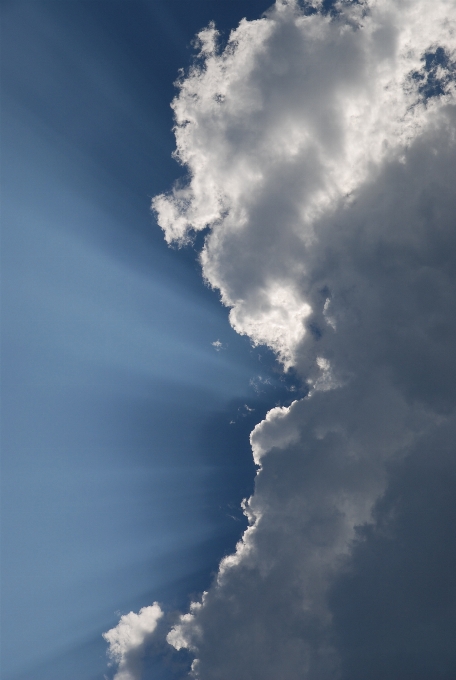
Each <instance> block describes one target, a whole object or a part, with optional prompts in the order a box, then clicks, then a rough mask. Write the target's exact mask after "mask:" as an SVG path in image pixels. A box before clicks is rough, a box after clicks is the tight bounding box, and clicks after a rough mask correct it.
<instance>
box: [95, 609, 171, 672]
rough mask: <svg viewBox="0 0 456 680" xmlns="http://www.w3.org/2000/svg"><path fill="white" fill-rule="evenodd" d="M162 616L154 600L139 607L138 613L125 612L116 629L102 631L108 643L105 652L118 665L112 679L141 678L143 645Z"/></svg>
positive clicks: (148, 639)
mask: <svg viewBox="0 0 456 680" xmlns="http://www.w3.org/2000/svg"><path fill="white" fill-rule="evenodd" d="M162 616H163V612H162V610H161V608H160V606H159V605H158V604H157V603H156V602H154V604H153V605H150V606H149V607H143V608H142V609H140V611H139V614H135V613H134V612H130V613H129V614H124V615H123V616H121V617H120V621H119V623H118V624H117V626H116V627H115V628H111V630H108V631H107V633H103V637H104V639H105V640H106V642H107V643H108V644H109V649H108V654H109V656H110V657H111V659H112V660H113V661H114V662H115V663H117V664H118V670H117V673H116V675H115V676H114V680H138V679H139V678H141V661H142V658H143V655H144V648H145V645H146V644H147V642H148V641H150V639H151V637H152V635H153V633H154V631H155V629H156V627H157V623H158V621H159V619H160V618H161V617H162Z"/></svg>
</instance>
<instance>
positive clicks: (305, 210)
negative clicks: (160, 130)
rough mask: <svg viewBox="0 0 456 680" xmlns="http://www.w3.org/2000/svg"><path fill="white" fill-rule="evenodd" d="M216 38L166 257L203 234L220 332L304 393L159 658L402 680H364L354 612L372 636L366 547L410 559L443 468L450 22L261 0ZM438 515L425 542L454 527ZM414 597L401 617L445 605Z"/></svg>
mask: <svg viewBox="0 0 456 680" xmlns="http://www.w3.org/2000/svg"><path fill="white" fill-rule="evenodd" d="M218 40H219V36H218V35H217V31H216V28H215V27H214V26H212V25H211V26H210V27H209V28H208V29H205V30H203V31H202V32H201V33H200V34H199V44H200V54H199V56H198V58H197V59H196V61H195V63H194V65H193V66H192V67H191V68H190V70H189V72H188V73H187V74H184V75H182V77H181V79H180V81H179V94H178V95H177V97H176V99H175V100H174V103H173V108H174V113H175V119H176V127H175V133H176V140H177V151H176V157H177V158H178V160H180V162H181V163H182V164H183V165H185V167H186V168H187V171H188V180H187V182H182V183H179V184H178V185H176V186H175V187H174V188H173V189H172V191H171V192H170V193H169V194H166V195H161V196H158V197H156V198H155V199H154V202H153V207H154V210H155V211H156V214H157V218H158V221H159V224H160V226H161V227H162V228H163V230H164V233H165V238H166V239H167V241H168V242H178V243H181V244H183V243H187V242H189V241H191V239H192V235H193V234H194V233H195V232H197V231H202V230H206V237H205V244H204V247H203V250H202V252H201V255H200V259H201V265H202V270H203V275H204V277H205V279H206V280H207V281H208V283H209V284H210V285H211V286H213V287H214V288H216V289H218V290H219V291H220V293H221V298H222V302H223V303H224V304H225V305H226V306H227V307H229V308H230V320H231V323H232V325H233V327H234V328H235V329H236V330H237V331H238V332H239V333H242V334H246V335H248V336H249V337H250V338H251V340H252V342H253V343H254V344H266V345H268V346H269V347H270V348H272V349H273V350H274V351H275V352H276V355H277V357H278V358H279V360H280V361H281V362H282V364H283V366H284V369H285V370H287V369H289V368H290V367H291V366H293V367H294V368H295V370H296V371H297V373H298V375H300V376H301V379H302V381H303V383H307V385H308V394H307V396H306V397H305V398H303V399H301V400H296V401H294V402H293V403H292V404H291V405H290V406H289V407H287V408H281V407H278V408H274V409H272V410H271V411H270V412H269V413H268V415H267V416H266V418H265V420H263V421H262V422H261V423H259V424H258V425H257V426H256V427H255V429H254V431H253V432H252V435H251V442H252V449H253V455H254V458H255V462H256V463H257V465H258V474H257V477H256V484H255V492H254V494H253V496H252V497H251V498H250V499H248V500H246V501H245V503H244V510H245V513H246V515H247V517H248V519H249V527H248V529H247V530H246V532H245V533H244V535H243V537H242V538H241V540H240V542H239V544H238V546H237V548H236V551H235V553H234V554H233V555H229V556H227V557H226V558H224V560H222V562H221V564H220V568H219V572H218V574H217V577H216V579H215V580H214V582H213V584H212V585H211V586H210V587H209V588H208V590H207V592H205V593H204V595H203V596H202V598H201V600H200V601H198V602H195V603H193V604H192V606H191V608H190V611H189V612H188V613H186V614H183V615H182V616H181V618H180V620H179V621H178V622H177V624H176V625H175V626H174V628H173V629H172V630H171V631H170V632H169V634H168V642H169V643H170V644H171V645H173V646H174V647H175V648H176V649H180V648H187V649H189V650H190V651H191V652H192V653H193V654H194V656H195V661H194V663H193V667H192V673H193V675H194V676H195V677H197V678H201V680H218V679H219V680H224V679H226V678H228V677H232V678H236V680H255V679H258V680H277V678H280V679H281V680H296V678H298V677H299V678H307V679H308V680H335V679H336V678H337V679H344V680H353V679H354V678H358V677H359V678H362V677H379V678H380V677H386V676H388V677H397V678H400V677H404V668H405V665H404V664H405V661H404V659H405V657H404V654H402V656H401V654H400V653H399V652H398V650H397V647H396V649H395V648H394V644H395V642H394V636H390V637H389V638H387V639H386V638H385V639H386V642H385V644H387V645H389V648H388V650H386V651H385V652H384V657H383V658H384V659H386V658H388V661H387V662H386V661H385V663H384V664H383V666H380V665H378V666H376V668H377V669H378V668H383V669H384V671H382V672H383V675H382V674H381V673H380V671H375V672H377V675H375V673H374V675H372V672H371V671H372V668H373V667H374V665H373V662H372V663H370V662H369V663H370V665H369V663H368V661H367V660H368V659H369V658H371V659H374V658H380V651H379V647H378V646H377V647H376V646H375V645H376V644H377V643H378V640H377V641H376V642H375V641H374V639H373V637H374V636H375V634H376V631H378V630H380V628H379V627H380V625H381V624H380V623H379V621H377V622H376V625H372V627H371V630H372V639H371V638H370V636H369V630H368V628H369V627H368V626H367V624H366V630H364V631H361V632H360V631H359V625H358V623H357V616H356V615H355V614H353V612H356V613H358V612H359V613H360V617H361V620H364V621H366V620H367V619H366V617H367V618H368V612H367V611H366V606H368V605H364V609H362V606H363V604H362V602H363V596H362V593H363V589H362V583H363V582H365V583H368V584H373V586H372V587H374V586H375V584H376V583H377V582H378V581H376V579H375V578H374V576H373V574H374V571H375V569H376V563H375V559H374V557H373V556H374V555H375V551H376V550H377V549H378V546H379V545H380V544H381V540H380V538H379V536H381V535H382V534H381V532H382V531H391V532H392V535H393V534H394V532H396V534H394V535H395V536H398V537H403V533H404V532H406V531H407V530H409V534H408V535H407V540H408V544H407V545H408V546H409V549H410V554H411V555H416V554H418V553H419V550H420V548H419V546H420V543H419V542H420V541H428V542H429V541H431V538H432V535H433V532H432V531H429V532H428V533H427V534H426V533H425V532H424V534H421V535H418V533H419V532H418V529H417V528H416V527H415V529H414V530H412V528H411V527H409V528H408V529H407V526H408V525H407V522H406V518H408V517H411V516H412V515H413V509H414V508H415V507H416V504H417V502H418V499H419V494H418V491H417V485H419V484H420V483H421V482H423V481H425V480H424V476H423V475H421V476H420V475H419V474H418V473H416V474H414V477H413V475H412V480H411V481H410V479H409V477H408V476H407V471H410V470H415V469H416V468H415V467H414V466H415V462H413V461H417V460H418V459H419V456H420V455H422V456H424V455H425V454H424V453H422V452H423V451H426V452H427V454H426V455H427V458H426V460H427V464H428V465H429V466H431V465H432V464H435V465H436V466H437V468H438V467H439V465H443V462H442V461H444V464H445V466H446V468H445V469H446V470H447V479H448V480H451V479H453V480H454V475H453V477H452V474H453V473H454V471H455V470H456V462H455V457H454V455H451V451H452V450H453V451H454V448H453V446H454V437H453V436H452V434H451V433H452V432H454V428H455V424H456V415H455V407H456V381H455V380H454V376H455V375H456V354H455V353H454V339H455V337H456V230H455V228H454V215H455V214H456V191H455V187H456V101H455V95H456V89H455V75H456V66H455V64H456V4H455V2H454V0H432V2H431V1H430V0H413V1H412V0H365V1H362V2H348V1H346V2H338V3H335V4H334V5H333V6H332V10H331V11H330V12H325V11H324V7H323V3H318V2H314V3H300V2H297V1H294V0H277V2H276V3H275V5H273V6H272V7H271V9H270V10H269V11H268V12H267V13H266V14H265V15H264V16H263V17H262V18H260V19H258V20H257V21H250V22H249V21H246V20H244V21H242V22H241V23H240V25H239V27H238V28H237V29H235V30H234V31H233V32H232V34H231V36H230V38H229V40H228V43H227V45H226V46H225V47H223V48H222V47H219V43H218ZM435 442H439V445H438V446H434V444H433V443H435ZM431 451H432V455H431ZM420 452H421V453H420ZM417 464H418V463H416V465H417ZM393 469H394V470H395V472H392V470H393ZM450 473H451V474H450ZM407 480H408V481H407ZM406 481H407V483H408V484H410V485H412V487H413V489H414V491H411V490H410V489H409V491H408V492H407V493H405V491H404V490H405V488H406V486H403V487H402V486H401V484H402V485H406ZM448 484H451V481H448ZM455 486H456V483H455V482H453V487H452V488H453V490H454V491H456V488H455ZM402 491H404V494H403V497H404V498H405V501H404V503H403V504H402V505H400V502H399V501H400V499H401V497H402V496H401V494H402ZM388 499H394V502H393V500H388ZM429 500H430V501H431V500H432V495H429ZM398 504H399V505H398ZM396 507H399V510H398V511H397V512H398V513H399V514H398V516H397V518H395V517H394V508H396ZM439 507H440V508H441V512H440V514H438V513H437V514H435V515H432V517H433V518H434V519H433V521H434V522H435V523H436V524H438V523H439V522H444V521H445V517H447V518H448V517H450V515H449V514H448V515H445V513H449V512H450V511H449V507H448V505H445V504H440V506H439ZM391 513H392V514H391ZM451 517H452V515H451ZM369 527H370V528H369ZM401 532H402V533H401ZM382 540H383V539H382ZM401 540H402V538H401V539H400V538H396V539H391V543H388V550H389V551H390V552H389V553H388V554H390V555H391V559H392V561H393V562H394V559H396V556H399V553H400V549H401V548H400V545H401ZM451 554H452V555H453V553H451ZM397 564H400V565H404V568H406V569H408V570H409V571H410V573H413V569H414V564H413V562H412V560H408V561H407V560H405V559H404V560H403V561H402V562H401V561H400V560H399V561H398V562H397ZM381 568H384V565H382V567H381ZM399 568H400V567H399V566H398V567H397V569H399ZM385 569H386V567H385V568H384V572H383V573H384V574H385V579H386V581H385V589H386V590H388V587H389V586H388V583H389V584H391V587H392V588H393V586H394V588H395V587H396V585H394V584H397V583H398V581H397V576H398V575H397V573H396V572H394V567H392V572H391V573H389V572H387V570H386V571H385ZM429 571H433V572H434V573H436V574H437V573H438V572H439V565H438V564H434V563H433V564H432V565H430V566H429V565H428V572H429ZM393 572H394V573H393ZM428 572H426V573H428ZM455 573H456V569H455ZM344 579H345V580H344ZM350 579H351V580H350ZM357 579H358V580H357ZM363 579H364V581H363ZM388 579H389V580H388ZM394 579H396V580H394ZM410 582H413V583H415V584H416V588H415V590H413V589H412V590H413V592H412V591H410V601H411V599H412V598H413V597H416V598H418V599H419V598H422V593H421V592H420V589H419V587H418V586H419V585H420V584H421V583H422V581H420V579H419V578H418V579H417V580H415V581H414V580H413V578H411V581H410ZM360 584H361V585H360ZM349 592H352V593H353V598H354V602H353V606H352V609H351V610H350V606H351V605H350V604H347V598H346V597H345V594H346V593H349ZM369 595H370V599H369V597H368V598H366V599H365V600H364V602H367V603H370V604H371V606H372V612H375V611H377V612H378V611H379V600H378V599H376V597H377V596H375V594H372V593H370V594H369ZM428 600H429V601H430V600H432V596H431V595H430V596H429V598H428ZM428 600H424V604H423V606H421V608H420V607H418V608H416V610H413V608H410V609H409V614H408V616H409V617H412V616H413V612H414V611H416V612H418V614H417V615H418V616H421V617H422V619H423V620H424V619H425V618H426V616H427V614H428V613H429V611H431V610H432V611H438V607H437V608H435V607H434V609H433V606H434V605H433V604H429V602H428ZM426 602H428V605H429V606H428V605H426ZM452 606H453V605H452ZM454 606H456V604H455V605H454ZM454 606H453V609H452V610H451V611H452V612H453V613H452V614H451V616H453V617H454ZM376 607H377V609H375V608H376ZM450 609H451V607H450ZM442 611H443V610H442ZM445 611H446V614H442V617H443V618H442V620H441V621H440V622H439V623H438V624H436V629H438V630H441V629H443V627H444V621H447V622H448V621H450V620H451V621H452V620H453V619H451V616H450V614H448V611H449V610H448V608H447V610H445ZM350 612H352V613H350ZM363 616H364V619H363V618H362V617H363ZM379 616H380V614H379ZM405 616H406V615H405ZM436 616H438V614H436ZM445 616H446V619H445ZM406 621H407V619H405V623H404V620H403V621H402V624H401V625H404V626H405V625H407V624H406ZM357 626H358V628H357ZM423 626H424V627H423ZM423 626H421V627H420V625H418V624H417V625H416V626H415V627H413V626H410V631H411V632H410V637H409V639H408V642H407V644H408V647H407V649H409V650H410V649H412V647H413V645H420V644H421V643H420V639H421V638H420V636H423V635H425V634H426V630H427V629H426V626H425V625H424V624H423ZM423 631H424V632H423ZM428 632H429V631H428ZM358 643H359V645H362V650H361V651H362V654H361V656H359V655H358V654H357V650H358V648H359V647H358ZM429 644H431V643H429ZM433 644H434V649H436V647H435V645H436V644H437V643H436V642H434V643H433ZM431 646H432V645H431ZM423 649H424V647H423ZM371 652H372V654H373V655H372V656H370V654H371ZM374 652H375V653H374ZM375 654H377V656H375ZM436 656H438V654H437V652H436V653H435V655H434V657H433V656H432V654H431V653H429V654H428V656H427V657H426V659H427V660H429V659H432V658H436ZM362 659H364V662H363V661H362ZM439 659H440V665H439V667H438V672H437V671H436V670H435V669H434V672H433V673H431V672H430V671H429V672H427V675H420V672H421V671H420V670H419V668H418V667H419V664H418V665H416V664H415V665H411V666H410V668H409V669H408V672H409V671H410V672H409V675H407V677H410V678H414V679H415V678H416V679H418V678H421V677H423V678H424V677H426V678H427V677H430V675H432V677H439V678H440V677H441V678H448V679H449V678H452V677H454V676H455V674H456V661H455V659H454V655H453V656H451V654H450V653H445V654H444V653H442V654H441V655H440V657H439ZM428 665H429V664H428ZM410 669H411V670H410ZM428 670H429V669H428ZM401 674H402V675H401Z"/></svg>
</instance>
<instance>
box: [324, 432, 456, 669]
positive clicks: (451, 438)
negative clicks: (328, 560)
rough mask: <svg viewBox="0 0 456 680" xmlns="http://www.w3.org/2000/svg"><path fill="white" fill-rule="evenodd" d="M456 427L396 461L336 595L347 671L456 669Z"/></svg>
mask: <svg viewBox="0 0 456 680" xmlns="http://www.w3.org/2000/svg"><path fill="white" fill-rule="evenodd" d="M455 435H456V428H455V426H454V425H452V426H451V427H444V428H443V429H442V430H440V431H439V432H438V433H437V434H435V435H434V436H433V437H428V438H426V439H425V440H423V441H422V442H421V444H420V445H419V446H418V447H417V448H416V450H414V451H412V452H411V453H410V455H409V456H407V458H406V459H405V460H404V461H402V462H401V463H396V464H395V465H393V466H391V467H390V471H389V485H388V490H387V492H386V493H385V495H384V496H383V497H382V498H381V499H380V500H379V501H378V502H377V504H376V507H375V510H374V522H373V523H372V524H367V525H365V526H362V527H360V528H359V529H358V532H357V533H358V536H357V539H356V541H355V545H354V548H353V553H352V556H351V558H350V560H349V561H348V563H347V564H346V566H345V570H344V573H343V574H342V575H341V576H339V578H338V579H337V581H336V583H335V584H334V586H333V588H332V591H331V594H330V605H331V610H332V612H333V616H334V634H335V641H336V644H337V648H338V651H339V653H340V655H341V658H342V668H343V674H342V678H343V680H364V679H365V678H366V677H367V678H369V680H384V678H388V679H389V680H404V679H405V678H406V679H407V680H429V679H430V678H433V679H435V680H437V679H438V680H453V678H455V677H456V645H455V633H456V541H455V527H456V446H455V444H454V442H455Z"/></svg>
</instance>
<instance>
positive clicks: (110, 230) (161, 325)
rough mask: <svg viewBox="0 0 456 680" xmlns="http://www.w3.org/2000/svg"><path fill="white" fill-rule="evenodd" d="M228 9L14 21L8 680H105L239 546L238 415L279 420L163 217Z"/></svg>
mask: <svg viewBox="0 0 456 680" xmlns="http://www.w3.org/2000/svg"><path fill="white" fill-rule="evenodd" d="M217 4H218V3H213V2H197V3H193V5H194V6H193V8H192V11H190V10H189V7H188V3H185V2H175V3H169V2H167V3H161V2H155V1H154V2H149V3H147V2H144V3H142V2H128V3H126V2H111V1H110V2H78V1H73V0H71V1H70V2H12V3H4V5H3V8H2V13H3V26H2V32H3V51H4V53H3V95H2V117H3V120H2V125H3V137H2V157H3V161H2V166H3V180H2V182H3V188H2V196H3V216H2V220H3V233H2V270H3V274H2V278H3V283H2V289H3V292H2V325H3V341H2V395H3V398H2V401H3V406H2V408H3V412H2V418H3V424H2V428H3V435H2V442H3V443H2V459H3V460H2V467H3V483H4V487H3V492H2V502H3V517H4V525H3V566H2V577H3V598H2V599H3V607H2V609H3V617H4V623H3V626H2V631H3V632H2V638H3V645H4V650H3V661H2V668H3V670H2V673H3V676H2V677H4V678H5V680H6V678H11V680H12V679H13V678H14V679H16V678H18V679H19V678H21V679H22V678H23V679H24V680H25V678H34V679H35V680H36V679H37V678H41V677H43V678H52V677H61V675H60V674H61V673H63V674H64V676H65V678H68V679H70V678H75V679H76V678H77V679H78V680H82V679H83V678H95V677H96V678H101V677H102V675H103V672H104V671H105V670H106V668H105V667H106V658H105V648H106V645H105V642H104V641H103V640H102V638H101V633H102V632H103V631H104V630H106V629H107V628H109V627H111V626H112V625H114V624H115V622H116V620H117V618H118V617H117V615H116V612H117V611H122V612H123V611H128V610H130V609H131V608H137V607H138V606H140V605H142V604H143V603H144V602H146V603H148V602H149V600H152V599H158V600H160V601H161V600H163V599H165V598H166V599H168V601H169V602H170V605H171V606H174V607H176V606H180V607H184V606H186V602H187V597H188V593H190V592H194V591H197V590H199V589H201V587H203V586H204V584H205V582H206V581H207V579H208V574H209V573H210V571H211V570H213V569H215V567H216V565H217V561H218V559H220V557H221V556H222V555H223V554H224V553H225V552H227V551H229V550H231V549H232V548H233V545H234V542H235V540H236V539H237V538H238V536H239V534H240V532H241V529H240V527H241V521H240V520H241V517H242V515H241V514H240V512H239V507H238V506H239V502H240V499H241V498H242V497H243V495H247V494H248V493H249V492H250V489H251V485H252V479H253V466H252V463H251V459H250V453H249V446H248V432H249V430H250V429H251V427H252V422H255V420H254V419H253V416H252V415H250V414H249V413H248V412H247V411H246V410H245V409H243V406H244V403H245V402H248V403H249V404H250V405H253V402H255V407H256V408H257V410H262V411H263V412H264V411H265V409H266V408H267V405H268V404H269V402H270V401H271V400H272V401H274V399H276V398H280V397H278V396H277V395H278V394H279V392H280V395H281V397H283V398H286V393H284V394H282V392H283V390H282V391H281V390H279V392H277V393H276V391H274V396H271V394H270V395H268V397H267V398H265V399H264V398H263V399H262V398H259V397H258V395H257V394H256V392H255V391H254V390H253V389H252V387H250V386H249V380H250V379H251V378H254V377H256V376H257V375H263V376H265V375H269V373H270V369H271V366H272V365H273V360H272V358H269V357H267V356H266V355H265V356H264V360H263V362H262V363H260V362H259V360H258V356H259V353H258V352H254V351H252V350H251V348H250V344H249V342H248V340H247V339H246V338H239V337H238V336H237V335H236V334H235V333H234V331H232V329H231V328H230V326H229V324H228V321H227V311H226V309H224V308H222V307H221V305H220V303H219V301H218V296H217V294H216V293H213V292H212V291H210V290H209V289H208V288H207V287H205V286H204V284H203V283H202V280H201V276H200V273H199V266H198V264H197V262H196V257H195V253H194V251H192V250H190V251H187V252H184V251H177V250H171V249H169V248H168V247H167V246H166V244H165V243H164V240H163V237H162V233H161V230H160V229H159V228H158V226H157V225H156V223H155V221H154V219H153V217H152V215H151V214H150V211H149V205H150V197H151V196H152V195H154V194H156V193H158V192H159V191H162V190H163V189H165V188H166V187H167V185H168V184H169V183H170V182H171V181H172V180H173V179H174V178H175V177H176V176H177V175H178V173H179V168H178V166H177V164H176V163H175V162H174V161H173V160H172V159H171V151H172V149H173V137H172V133H171V127H172V112H171V110H170V108H169V103H170V100H171V98H172V96H173V85H172V83H173V80H174V79H175V77H176V75H177V69H178V67H180V66H182V65H185V64H186V62H187V61H188V59H189V55H190V54H191V48H190V45H189V43H190V41H191V39H192V37H193V34H194V32H195V31H196V30H197V29H198V28H199V27H200V26H202V25H204V24H205V23H207V22H208V21H209V20H210V19H211V18H214V17H215V18H219V19H220V20H221V21H224V22H225V23H226V24H227V25H229V24H230V23H233V24H235V23H236V22H237V20H239V18H241V15H242V13H243V11H244V10H245V3H233V4H232V7H230V10H229V11H227V8H218V7H217ZM257 4H258V7H259V8H261V3H257ZM263 5H264V3H263ZM255 9H257V8H254V7H253V6H252V7H249V11H254V10H255ZM217 13H218V14H219V15H222V16H221V17H217ZM218 339H220V341H221V342H222V343H223V344H224V349H222V350H221V351H219V352H217V351H216V350H215V348H214V347H213V346H212V344H211V343H212V342H214V341H215V340H218ZM265 361H266V363H267V364H268V366H265ZM273 379H274V378H273ZM264 396H265V395H263V397H264ZM252 407H253V406H252ZM232 419H235V420H236V424H235V425H232V426H229V421H230V420H232ZM220 435H222V436H221V438H222V440H223V441H222V442H220V441H219V440H220ZM229 515H234V516H235V517H236V520H234V519H232V518H231V517H229ZM242 526H243V525H242ZM62 669H65V670H64V671H63V670H62Z"/></svg>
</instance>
